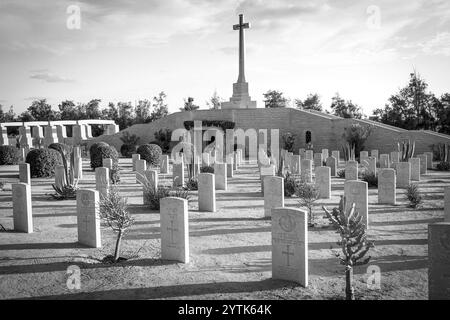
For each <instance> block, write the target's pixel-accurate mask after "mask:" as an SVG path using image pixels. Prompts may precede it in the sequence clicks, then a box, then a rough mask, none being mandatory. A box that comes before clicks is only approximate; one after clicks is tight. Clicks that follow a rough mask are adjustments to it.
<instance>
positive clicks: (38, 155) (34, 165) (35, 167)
mask: <svg viewBox="0 0 450 320" xmlns="http://www.w3.org/2000/svg"><path fill="white" fill-rule="evenodd" d="M26 162H27V163H29V164H30V174H31V177H32V178H44V177H52V176H54V175H55V168H56V166H61V165H62V158H61V155H60V154H59V153H58V151H56V150H53V149H33V150H31V151H30V152H28V155H27V159H26Z"/></svg>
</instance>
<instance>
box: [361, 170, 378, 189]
mask: <svg viewBox="0 0 450 320" xmlns="http://www.w3.org/2000/svg"><path fill="white" fill-rule="evenodd" d="M361 180H362V181H365V182H367V186H368V187H369V188H376V187H378V177H377V175H376V174H375V173H373V172H368V171H364V172H363V173H362V176H361Z"/></svg>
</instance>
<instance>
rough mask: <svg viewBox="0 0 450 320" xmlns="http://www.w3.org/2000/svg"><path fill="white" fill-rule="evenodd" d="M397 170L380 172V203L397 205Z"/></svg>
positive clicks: (381, 170)
mask: <svg viewBox="0 0 450 320" xmlns="http://www.w3.org/2000/svg"><path fill="white" fill-rule="evenodd" d="M396 188H397V186H396V176H395V170H394V169H389V168H384V169H380V171H379V172H378V203H380V204H391V205H394V206H395V205H396V199H395V195H396Z"/></svg>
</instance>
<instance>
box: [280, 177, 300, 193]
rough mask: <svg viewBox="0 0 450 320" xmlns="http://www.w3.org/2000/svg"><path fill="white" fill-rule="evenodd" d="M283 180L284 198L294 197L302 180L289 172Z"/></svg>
mask: <svg viewBox="0 0 450 320" xmlns="http://www.w3.org/2000/svg"><path fill="white" fill-rule="evenodd" d="M283 178H284V196H285V197H292V196H293V195H294V194H295V192H296V190H297V188H298V186H299V184H300V179H298V178H296V177H295V176H294V175H292V174H290V173H289V172H287V173H286V175H285V176H284V177H283Z"/></svg>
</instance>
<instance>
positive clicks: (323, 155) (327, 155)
mask: <svg viewBox="0 0 450 320" xmlns="http://www.w3.org/2000/svg"><path fill="white" fill-rule="evenodd" d="M329 156H330V153H329V151H328V149H322V159H324V160H326V159H327V158H328V157H329Z"/></svg>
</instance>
